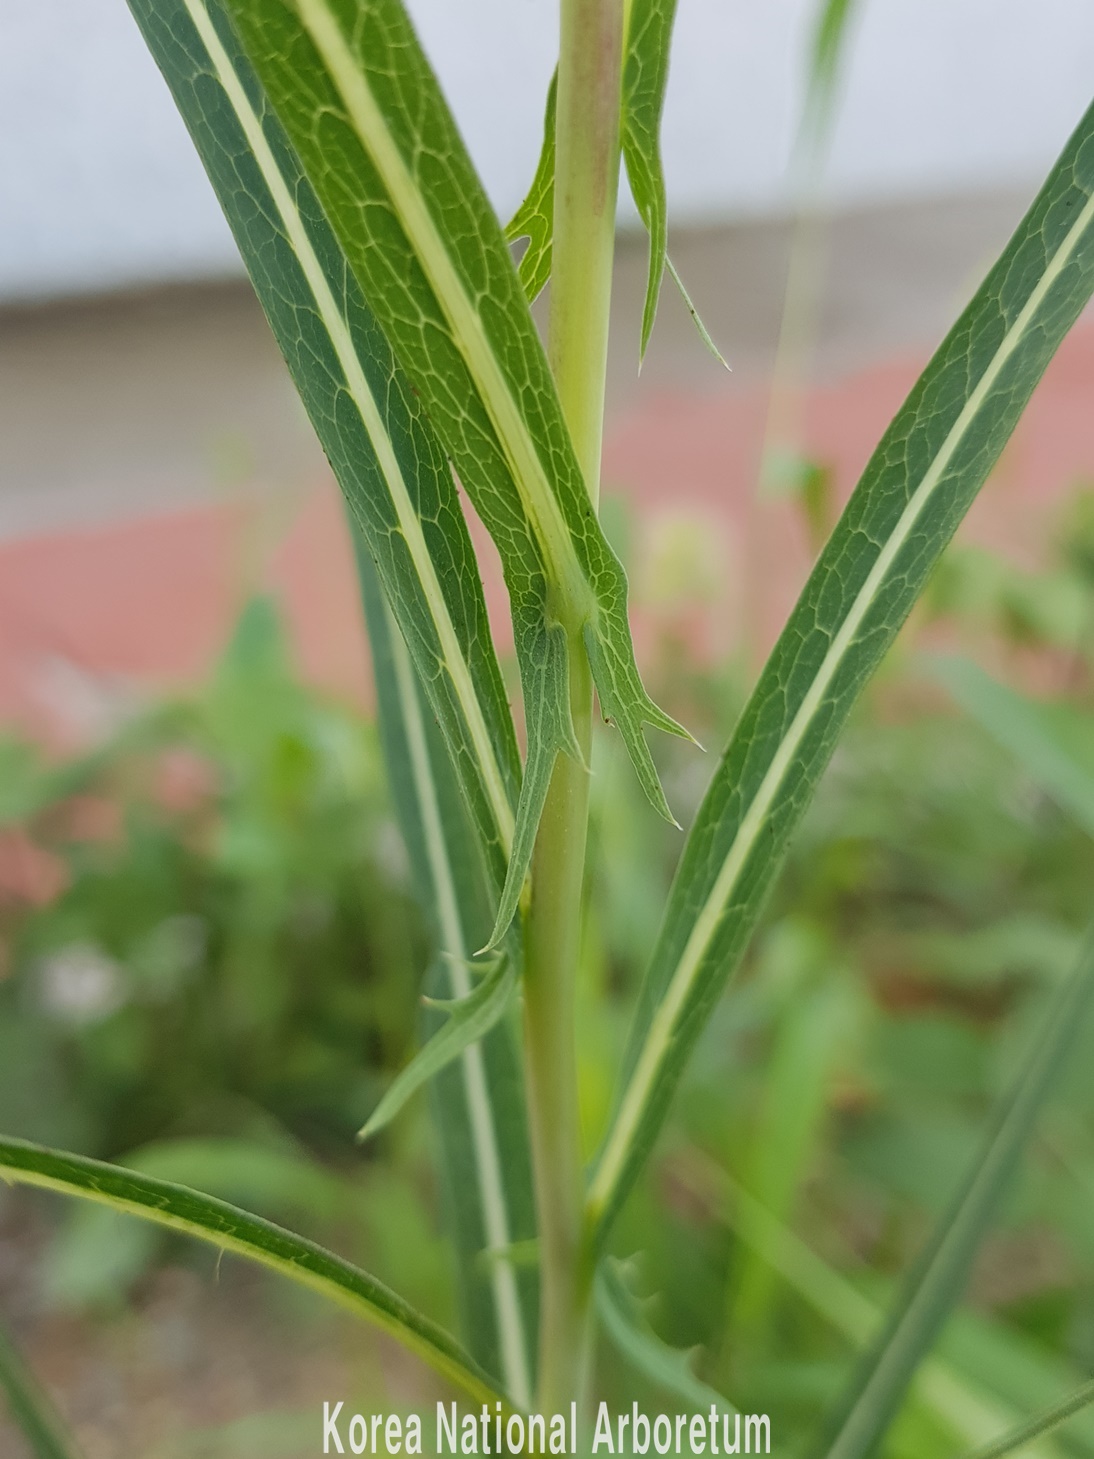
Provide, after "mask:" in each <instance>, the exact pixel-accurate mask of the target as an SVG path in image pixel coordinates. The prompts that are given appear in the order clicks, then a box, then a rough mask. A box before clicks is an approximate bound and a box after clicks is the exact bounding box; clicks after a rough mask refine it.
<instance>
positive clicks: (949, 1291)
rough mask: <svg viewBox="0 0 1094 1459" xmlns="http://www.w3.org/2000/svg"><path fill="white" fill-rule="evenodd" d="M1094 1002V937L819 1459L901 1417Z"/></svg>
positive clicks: (834, 1456) (870, 1442) (850, 1451)
mask: <svg viewBox="0 0 1094 1459" xmlns="http://www.w3.org/2000/svg"><path fill="white" fill-rule="evenodd" d="M1092 1001H1094V936H1091V937H1088V939H1087V944H1086V947H1085V949H1084V951H1083V954H1082V956H1081V957H1080V958H1079V961H1078V963H1077V965H1076V967H1075V970H1074V971H1073V972H1072V973H1071V974H1070V975H1069V977H1068V978H1067V979H1066V981H1065V982H1064V983H1063V984H1062V985H1061V987H1060V988H1059V990H1058V991H1057V993H1056V995H1055V997H1054V999H1053V1003H1052V1006H1051V1008H1050V1010H1049V1014H1048V1017H1047V1018H1046V1021H1045V1024H1044V1027H1043V1029H1042V1030H1041V1032H1040V1034H1039V1035H1038V1037H1037V1038H1036V1039H1035V1040H1034V1042H1033V1044H1032V1046H1031V1048H1030V1050H1029V1052H1028V1053H1027V1055H1026V1057H1025V1060H1024V1062H1023V1064H1022V1066H1021V1068H1020V1069H1019V1071H1018V1074H1017V1076H1016V1078H1015V1080H1014V1082H1013V1084H1012V1085H1011V1088H1010V1090H1009V1091H1008V1093H1007V1095H1006V1097H1005V1098H1004V1100H1003V1101H1002V1103H1001V1105H1000V1106H999V1109H998V1111H997V1113H996V1116H995V1118H994V1120H993V1122H992V1126H991V1129H990V1130H989V1132H988V1135H987V1138H986V1139H985V1142H984V1146H983V1148H982V1150H981V1152H980V1155H979V1156H978V1158H977V1160H976V1162H975V1163H974V1165H973V1166H972V1168H971V1170H970V1171H969V1173H968V1175H967V1177H966V1179H965V1181H964V1184H963V1187H962V1189H961V1190H960V1191H959V1192H958V1195H957V1197H956V1199H955V1200H954V1202H953V1203H952V1205H951V1207H950V1209H949V1211H948V1212H947V1213H946V1214H945V1216H944V1217H943V1218H942V1220H941V1221H940V1223H939V1225H938V1227H937V1229H936V1231H935V1233H934V1235H933V1236H932V1238H931V1240H930V1241H929V1243H928V1245H927V1247H926V1249H925V1250H924V1252H923V1254H922V1255H921V1257H920V1259H919V1261H918V1262H917V1263H916V1265H915V1267H914V1268H913V1270H912V1272H911V1273H910V1275H909V1278H908V1280H907V1282H906V1284H905V1287H904V1291H903V1293H902V1294H901V1296H900V1298H899V1299H898V1301H897V1304H896V1306H895V1308H894V1309H893V1311H892V1312H891V1314H890V1316H889V1320H888V1323H887V1325H886V1328H885V1330H884V1332H883V1333H882V1334H881V1336H880V1338H879V1339H878V1341H877V1342H876V1344H875V1345H874V1347H873V1349H872V1351H871V1352H870V1353H869V1355H868V1356H867V1358H866V1361H865V1362H864V1363H863V1365H862V1367H861V1368H860V1370H859V1372H858V1373H857V1374H856V1376H855V1379H854V1381H853V1383H852V1385H851V1388H850V1390H849V1392H848V1394H847V1396H846V1397H845V1399H844V1401H843V1403H842V1404H841V1406H840V1409H839V1410H838V1412H837V1414H836V1416H835V1418H834V1420H833V1422H832V1423H831V1425H830V1427H829V1435H830V1436H831V1437H829V1438H827V1439H826V1440H825V1442H824V1443H823V1445H821V1446H818V1450H817V1453H818V1454H823V1455H824V1456H825V1459H863V1456H865V1455H866V1454H869V1453H871V1452H872V1451H873V1449H874V1446H875V1444H876V1443H877V1442H878V1440H879V1438H880V1437H881V1435H882V1434H883V1433H884V1431H885V1429H886V1428H887V1427H888V1424H889V1423H890V1421H891V1419H892V1418H893V1416H894V1414H895V1413H896V1411H897V1409H898V1408H899V1406H900V1404H901V1402H902V1400H903V1398H904V1394H905V1391H906V1389H907V1386H908V1383H909V1381H910V1380H911V1378H912V1375H913V1374H914V1372H915V1370H916V1368H917V1367H918V1365H919V1363H920V1362H921V1361H922V1359H923V1358H924V1357H925V1356H926V1354H927V1353H928V1352H929V1351H930V1349H931V1347H933V1345H934V1342H935V1339H936V1338H937V1336H938V1334H939V1332H940V1330H941V1328H942V1325H943V1323H944V1322H945V1321H946V1319H947V1317H948V1316H949V1314H950V1311H951V1309H952V1308H953V1307H954V1306H955V1305H956V1303H957V1301H958V1299H959V1298H960V1295H961V1291H962V1289H963V1287H964V1284H965V1280H966V1278H967V1276H968V1271H969V1267H970V1266H971V1264H972V1260H973V1257H974V1256H975V1254H976V1251H977V1248H978V1247H979V1245H980V1242H981V1240H982V1239H983V1236H984V1234H985V1232H986V1231H987V1229H988V1227H989V1225H990V1223H991V1221H992V1219H993V1217H994V1215H995V1212H996V1210H997V1208H998V1205H999V1202H1000V1199H1001V1197H1002V1196H1003V1194H1004V1193H1005V1191H1006V1189H1007V1186H1008V1184H1009V1182H1010V1179H1011V1177H1012V1176H1013V1174H1014V1172H1015V1169H1016V1167H1017V1165H1018V1162H1019V1160H1020V1158H1021V1156H1022V1152H1023V1150H1024V1149H1025V1146H1026V1144H1027V1142H1028V1140H1029V1138H1030V1135H1031V1134H1032V1132H1033V1129H1034V1125H1035V1123H1036V1120H1037V1117H1038V1115H1039V1114H1040V1111H1041V1108H1042V1106H1043V1105H1044V1102H1045V1099H1046V1097H1047V1095H1048V1094H1049V1092H1050V1090H1051V1088H1052V1086H1053V1084H1054V1082H1055V1080H1056V1079H1057V1078H1058V1076H1059V1075H1060V1073H1061V1071H1062V1069H1063V1066H1064V1064H1065V1063H1066V1061H1067V1058H1068V1056H1069V1055H1070V1054H1071V1052H1072V1051H1073V1049H1074V1047H1075V1043H1076V1040H1077V1038H1078V1036H1079V1034H1080V1033H1081V1032H1082V1030H1083V1027H1084V1023H1085V1020H1086V1017H1087V1015H1088V1014H1089V1011H1090V1005H1091V1002H1092Z"/></svg>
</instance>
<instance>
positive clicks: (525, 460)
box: [297, 0, 593, 613]
mask: <svg viewBox="0 0 1094 1459" xmlns="http://www.w3.org/2000/svg"><path fill="white" fill-rule="evenodd" d="M297 9H298V12H299V14H300V19H301V21H302V22H303V25H304V27H305V29H306V30H307V32H308V34H309V35H310V36H311V38H312V40H313V42H314V43H315V46H316V48H317V49H318V51H319V53H320V55H321V56H322V57H323V60H324V61H325V63H326V65H327V68H328V70H329V72H330V76H331V79H332V80H333V82H334V84H335V87H336V88H337V90H338V93H339V95H340V96H341V98H342V101H343V103H344V104H345V107H346V113H347V115H348V117H349V120H350V122H351V124H352V126H353V129H354V132H355V134H356V136H357V139H358V141H359V142H360V143H361V146H362V147H363V148H364V150H365V152H366V153H367V154H368V156H369V157H370V158H371V160H372V163H373V165H374V166H375V167H376V170H377V171H378V172H379V174H380V176H381V178H382V179H383V182H384V186H385V187H386V188H387V192H388V196H389V197H390V199H391V202H392V205H393V207H394V209H395V213H396V215H397V216H398V218H399V221H400V223H401V224H402V227H403V230H404V232H405V233H406V236H407V238H408V239H409V240H410V243H411V246H412V247H413V249H414V252H415V255H416V257H417V259H418V261H419V263H420V264H421V266H422V269H423V270H424V272H425V275H426V277H427V278H428V280H429V283H430V286H431V287H432V290H433V293H434V296H435V297H436V299H437V301H438V303H439V304H440V306H441V309H442V310H443V311H444V314H445V317H446V319H447V320H448V324H449V326H450V328H451V330H452V337H453V340H454V342H455V344H456V347H457V348H458V349H459V351H460V353H461V355H462V356H463V359H464V363H465V364H466V365H467V368H468V370H469V372H470V374H471V378H472V379H473V380H474V381H475V384H476V386H477V387H478V391H479V395H480V397H481V399H482V402H483V404H484V406H485V407H486V410H487V413H488V415H489V416H490V420H491V423H492V424H493V426H494V429H495V431H496V432H497V436H498V440H499V442H500V443H501V446H502V450H503V451H504V453H505V457H506V460H507V462H508V465H509V469H510V472H511V474H512V477H513V480H514V482H515V484H516V487H517V491H518V492H519V494H520V498H521V502H522V504H523V506H524V510H525V512H526V513H527V516H528V520H529V523H530V525H531V527H532V530H533V532H534V533H535V536H536V539H537V541H538V543H539V547H540V551H541V552H542V554H543V557H544V561H545V565H546V567H547V568H548V570H549V573H550V576H551V579H552V581H553V583H554V584H555V586H556V587H557V588H558V589H559V591H560V592H562V593H563V594H568V595H569V596H570V597H571V598H574V597H575V596H576V597H577V600H578V601H576V602H574V604H573V606H574V607H575V608H578V609H580V610H582V611H584V612H585V613H587V612H588V611H590V609H591V600H592V596H593V595H592V589H591V587H590V586H589V584H588V582H587V579H586V577H585V574H584V572H583V571H582V569H581V568H580V566H579V564H578V561H577V557H576V554H575V552H574V545H573V540H572V538H571V536H570V531H569V528H568V527H567V525H566V522H565V520H564V518H563V516H562V512H561V509H560V507H559V503H558V498H557V497H556V496H555V493H554V490H553V487H552V484H551V482H550V480H549V479H548V476H547V474H546V471H545V470H544V467H543V463H542V461H541V460H540V457H539V453H538V452H537V450H536V447H535V443H534V441H533V440H532V438H531V435H530V434H529V431H528V427H527V425H526V424H525V421H524V419H523V416H522V415H521V412H520V408H519V406H518V405H517V402H516V400H515V399H514V396H513V392H512V390H511V389H510V387H509V383H508V381H507V380H506V378H505V376H504V374H503V372H502V370H501V366H500V365H499V363H498V359H497V356H496V354H495V353H494V351H493V349H492V348H491V345H490V342H489V340H488V339H487V337H486V332H485V330H484V329H483V324H482V320H481V318H480V316H479V312H478V310H477V309H476V307H475V305H474V303H473V302H472V300H471V299H470V298H469V296H468V294H467V291H466V289H465V288H464V283H463V280H462V279H461V278H460V275H459V273H458V272H457V270H456V268H455V266H454V264H453V262H452V259H451V257H450V255H449V252H448V249H447V248H446V246H445V243H444V239H443V238H442V237H441V234H440V232H439V231H438V229H437V226H436V224H435V223H434V221H433V218H432V216H431V214H430V212H429V209H428V208H427V206H426V204H425V201H424V199H423V197H422V193H421V189H420V188H419V187H418V185H417V183H416V182H415V181H414V178H413V176H412V175H411V173H410V170H409V169H408V167H407V165H406V163H405V162H404V160H403V156H402V153H401V152H400V151H399V148H398V146H397V145H396V142H395V139H394V138H393V137H392V135H391V132H390V130H389V129H388V125H387V122H386V120H385V118H384V115H383V112H382V111H381V109H380V107H379V105H378V104H377V101H376V98H375V96H374V95H373V93H372V88H371V87H370V85H369V82H368V78H367V76H366V75H365V73H364V71H363V69H362V68H361V67H360V66H359V65H358V62H357V59H356V58H355V56H354V55H353V52H352V51H351V50H350V48H349V45H348V44H347V42H346V38H345V36H344V35H343V34H342V30H341V28H340V27H339V25H338V22H337V21H336V19H335V18H334V16H333V15H332V14H331V12H330V10H329V9H328V8H327V6H326V5H325V4H324V3H323V0H297ZM585 599H587V600H589V601H587V602H586V601H583V600H585Z"/></svg>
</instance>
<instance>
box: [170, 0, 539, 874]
mask: <svg viewBox="0 0 1094 1459" xmlns="http://www.w3.org/2000/svg"><path fill="white" fill-rule="evenodd" d="M185 5H186V9H187V11H188V12H189V15H190V18H191V20H192V21H193V22H194V26H195V28H196V29H197V31H198V34H199V35H200V37H201V39H202V41H203V43H204V45H205V48H206V50H207V51H208V52H209V57H210V59H211V60H212V62H213V65H214V67H215V68H216V73H217V79H218V80H219V82H220V84H221V85H222V86H223V88H224V91H225V93H226V94H227V96H228V99H229V101H230V102H231V104H232V107H233V109H234V110H235V113H236V116H237V117H238V118H239V123H240V125H241V126H242V128H243V131H244V134H245V135H246V138H247V141H248V143H249V144H250V147H251V151H252V152H253V153H254V157H255V161H256V162H257V163H258V167H259V170H260V171H261V173H262V177H263V181H264V182H265V183H266V186H267V187H268V188H269V190H270V195H271V196H272V198H273V200H274V205H275V206H276V208H277V211H278V213H279V215H280V217H281V221H282V223H283V224H284V226H285V231H286V234H287V235H288V238H289V242H290V243H291V244H292V248H293V252H294V253H295V255H296V260H297V262H298V263H299V265H300V267H301V269H302V270H303V273H304V276H305V278H306V279H307V281H308V287H309V288H310V289H311V291H312V295H313V297H314V299H315V304H316V308H317V309H318V311H319V315H320V318H321V319H322V321H323V325H324V327H325V329H326V331H327V334H328V335H329V337H330V341H331V344H332V345H333V346H334V350H335V353H336V355H337V356H338V363H339V365H340V366H341V367H342V372H343V374H344V375H345V378H346V384H347V386H348V389H349V394H350V397H351V399H352V400H353V403H354V405H355V406H356V408H357V411H358V413H359V414H360V417H361V421H362V423H363V425H364V428H365V431H366V433H367V435H368V436H369V439H370V440H371V442H372V446H373V449H374V450H375V452H376V456H377V459H378V460H379V463H380V470H381V471H382V473H383V476H384V480H385V481H386V483H387V486H388V490H389V491H390V492H391V498H392V501H393V502H394V504H395V511H396V514H397V516H398V519H399V530H400V531H401V533H402V536H403V540H404V541H405V542H406V545H407V548H408V550H409V552H410V556H411V560H412V561H413V563H414V568H415V571H416V572H417V574H418V580H419V582H420V583H421V586H422V592H423V594H424V596H425V599H426V602H427V603H428V605H429V610H430V615H431V618H432V622H433V624H434V626H435V628H436V630H437V636H438V638H439V639H440V642H441V648H442V651H443V653H444V667H445V669H446V670H447V671H448V674H449V676H450V678H451V679H452V684H453V687H454V688H455V690H456V697H457V699H458V700H459V703H460V706H461V708H462V710H463V714H464V721H465V723H466V725H467V731H468V734H469V735H470V737H471V742H472V744H473V745H474V747H475V754H476V756H477V757H478V764H479V766H480V768H481V771H482V776H483V782H484V786H485V789H486V794H487V798H488V800H489V802H490V809H491V813H492V815H493V818H494V822H495V825H496V826H497V831H498V837H499V840H500V841H501V844H502V848H503V850H504V852H505V854H506V856H508V855H509V851H510V849H511V847H512V844H513V811H512V807H511V806H510V804H509V796H508V794H507V793H506V789H505V782H504V780H503V778H502V775H501V771H500V769H499V767H498V763H497V760H496V758H495V755H494V747H493V744H492V743H491V739H490V732H489V730H488V729H487V727H486V722H485V720H484V719H483V717H482V712H481V710H480V707H479V700H478V695H477V694H476V692H475V686H474V683H473V681H472V678H471V670H470V668H469V666H468V664H467V661H466V660H465V658H464V656H463V651H462V650H461V648H460V643H459V639H458V638H457V636H456V631H455V628H454V627H453V624H452V620H451V619H450V618H449V616H448V608H447V605H446V604H445V601H444V594H443V592H442V591H441V585H440V583H439V582H438V580H437V573H436V569H435V568H434V565H433V559H432V558H431V557H430V555H429V548H428V547H427V545H426V541H425V537H424V535H423V533H422V526H421V522H420V520H419V518H418V515H417V513H416V512H415V510H414V504H413V502H412V501H411V499H410V493H409V491H408V490H407V485H406V482H405V481H404V479H403V473H402V470H401V468H400V466H399V460H398V457H397V456H396V454H395V448H394V446H393V445H392V443H391V439H390V437H389V436H388V434H387V430H386V429H385V426H384V422H383V418H382V416H381V415H380V412H379V409H378V408H377V405H376V401H375V399H374V397H373V394H372V391H371V390H370V389H369V385H368V381H367V380H366V379H365V374H364V371H363V370H362V368H361V362H360V360H359V359H358V358H357V351H356V350H355V349H354V346H353V340H352V338H351V337H350V332H349V325H348V324H347V322H346V318H345V315H344V314H343V313H342V311H341V309H340V308H339V307H338V304H337V302H336V300H335V298H334V294H333V293H332V291H331V288H330V285H329V284H328V282H327V278H326V275H325V274H324V272H323V266H322V264H321V263H320V262H319V259H318V257H317V255H316V253H315V250H314V248H313V247H312V244H311V240H310V239H309V237H308V234H307V230H306V229H305V227H304V224H303V221H302V219H301V217H300V214H299V213H298V211H297V209H296V206H295V204H294V203H293V199H292V195H291V193H290V192H289V189H288V187H287V186H286V184H285V179H284V177H283V176H282V175H281V170H280V168H279V167H278V165H277V159H276V158H275V157H274V155H273V152H272V151H271V149H270V145H269V143H268V142H267V140H266V136H265V133H264V132H263V130H262V123H261V122H260V121H259V119H258V117H257V116H256V115H255V112H254V108H253V107H252V106H251V104H250V101H249V100H248V98H247V94H246V92H245V91H244V89H243V86H242V84H241V83H240V80H239V77H238V76H237V75H236V73H235V69H234V68H233V66H232V62H231V59H230V57H229V56H228V53H227V52H226V51H225V49H224V46H223V45H222V43H221V40H220V37H219V36H218V35H217V33H216V28H215V26H214V25H213V23H212V20H211V19H210V17H209V14H208V12H207V10H206V9H205V7H204V5H202V4H201V3H200V0H185Z"/></svg>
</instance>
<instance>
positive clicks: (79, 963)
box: [38, 942, 125, 1027]
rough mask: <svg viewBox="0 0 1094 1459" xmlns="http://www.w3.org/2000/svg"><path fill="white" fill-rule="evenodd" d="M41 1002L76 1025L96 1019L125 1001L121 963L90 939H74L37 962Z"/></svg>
mask: <svg viewBox="0 0 1094 1459" xmlns="http://www.w3.org/2000/svg"><path fill="white" fill-rule="evenodd" d="M38 977H39V982H40V985H41V994H42V1002H43V1004H44V1005H45V1007H46V1009H47V1010H48V1011H49V1012H50V1013H52V1014H54V1015H55V1016H56V1017H57V1018H59V1019H62V1020H63V1021H64V1022H66V1023H71V1024H75V1025H76V1026H78V1027H86V1026H87V1025H89V1024H93V1023H99V1022H101V1021H102V1020H103V1019H104V1018H108V1017H109V1016H110V1014H111V1013H113V1012H114V1011H115V1009H117V1008H120V1007H121V1005H122V1004H123V1003H124V1002H125V982H124V979H123V976H122V968H121V964H120V963H118V962H117V961H116V960H115V959H114V958H112V957H111V956H110V955H109V954H108V953H105V952H104V951H103V950H102V948H101V947H96V946H95V945H94V943H90V942H73V943H70V944H69V945H68V947H62V948H60V949H59V950H58V951H57V952H54V953H51V954H50V955H49V956H48V957H45V958H43V959H42V960H41V962H40V963H39V965H38Z"/></svg>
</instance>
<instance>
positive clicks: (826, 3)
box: [798, 0, 859, 156]
mask: <svg viewBox="0 0 1094 1459" xmlns="http://www.w3.org/2000/svg"><path fill="white" fill-rule="evenodd" d="M858 4H859V0H823V3H822V4H821V5H820V6H819V7H818V10H817V16H816V20H815V22H814V27H813V37H812V42H811V44H810V47H809V77H808V82H807V88H806V98H805V107H804V110H803V113H802V119H801V125H800V128H799V133H798V147H799V149H803V148H804V149H805V150H806V151H809V152H811V153H812V154H813V155H814V156H815V155H816V152H817V151H818V150H819V149H820V148H821V147H822V146H823V144H824V139H825V135H826V133H827V131H828V128H829V124H830V122H831V117H832V109H833V104H834V102H835V96H836V84H837V82H838V80H839V72H840V67H841V65H842V62H843V56H844V52H845V50H846V46H847V35H848V31H849V30H850V27H851V21H852V18H853V16H854V13H855V10H856V9H857V7H858Z"/></svg>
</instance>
